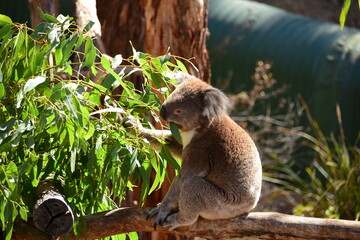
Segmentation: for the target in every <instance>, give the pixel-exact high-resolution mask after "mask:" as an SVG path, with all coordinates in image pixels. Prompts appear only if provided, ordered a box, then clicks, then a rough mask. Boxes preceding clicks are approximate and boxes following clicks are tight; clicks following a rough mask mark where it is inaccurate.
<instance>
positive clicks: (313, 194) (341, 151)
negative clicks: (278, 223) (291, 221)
mask: <svg viewBox="0 0 360 240" xmlns="http://www.w3.org/2000/svg"><path fill="white" fill-rule="evenodd" d="M303 105H304V106H305V109H306V112H307V115H308V119H309V121H310V123H311V126H312V130H313V135H314V136H312V135H310V134H307V133H305V132H301V131H293V132H292V133H293V134H294V135H298V136H300V137H301V138H302V139H304V140H305V142H304V144H305V145H306V146H308V147H309V148H310V149H311V150H312V152H313V153H314V158H313V161H312V162H311V164H310V166H306V168H305V171H306V172H305V174H304V173H303V172H302V171H301V170H299V171H295V170H294V168H293V166H294V165H295V164H296V163H295V162H294V161H296V159H295V160H292V161H289V162H286V163H275V164H270V165H268V166H267V170H268V174H267V176H266V179H267V180H269V181H270V182H274V183H277V184H281V185H283V187H284V188H285V189H288V190H290V191H293V192H295V193H297V194H299V196H301V198H302V204H299V205H298V206H296V207H295V209H294V213H295V214H296V215H304V216H312V217H323V218H335V219H338V218H341V219H349V220H359V217H360V148H359V146H358V142H357V143H355V145H354V146H349V145H347V143H346V140H345V136H344V134H343V131H342V129H340V130H341V133H340V137H338V138H337V137H335V135H334V134H331V135H330V137H325V136H324V134H323V132H322V131H321V129H320V127H319V126H318V124H317V122H316V121H314V120H313V119H312V118H311V115H310V113H309V109H308V107H307V106H306V104H305V103H304V102H303ZM337 115H338V119H339V125H340V126H341V114H340V109H339V107H337Z"/></svg>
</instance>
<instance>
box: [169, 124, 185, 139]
mask: <svg viewBox="0 0 360 240" xmlns="http://www.w3.org/2000/svg"><path fill="white" fill-rule="evenodd" d="M170 131H171V133H172V135H173V136H174V138H175V140H176V141H177V142H178V143H180V144H182V139H181V135H180V131H179V128H178V126H177V125H176V124H175V123H173V122H171V123H170Z"/></svg>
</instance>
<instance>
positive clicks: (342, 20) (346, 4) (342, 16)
mask: <svg viewBox="0 0 360 240" xmlns="http://www.w3.org/2000/svg"><path fill="white" fill-rule="evenodd" d="M359 4H360V3H359ZM350 5H351V0H345V1H344V3H343V6H342V8H341V13H340V17H339V22H340V29H343V28H344V26H345V21H346V16H347V14H348V12H349V9H350ZM359 6H360V5H359Z"/></svg>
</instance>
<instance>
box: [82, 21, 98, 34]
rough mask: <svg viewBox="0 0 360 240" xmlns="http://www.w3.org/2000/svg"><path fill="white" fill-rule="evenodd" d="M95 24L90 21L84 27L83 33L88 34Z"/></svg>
mask: <svg viewBox="0 0 360 240" xmlns="http://www.w3.org/2000/svg"><path fill="white" fill-rule="evenodd" d="M94 24H95V22H93V21H90V22H89V23H88V24H86V25H85V27H84V32H88V31H90V29H91V28H92V27H93V26H94Z"/></svg>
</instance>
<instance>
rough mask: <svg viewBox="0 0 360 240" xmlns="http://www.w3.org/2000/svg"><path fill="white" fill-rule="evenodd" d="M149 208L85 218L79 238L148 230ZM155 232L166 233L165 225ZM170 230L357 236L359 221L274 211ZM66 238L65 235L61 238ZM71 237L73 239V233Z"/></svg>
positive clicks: (216, 236) (297, 236)
mask: <svg viewBox="0 0 360 240" xmlns="http://www.w3.org/2000/svg"><path fill="white" fill-rule="evenodd" d="M149 210H150V208H121V209H116V210H113V211H108V212H102V213H98V214H93V215H88V216H85V217H84V219H83V220H84V225H85V227H86V229H83V231H80V236H79V238H78V239H97V238H102V237H107V236H111V235H116V234H121V233H126V232H133V231H137V232H151V231H154V229H153V219H152V220H146V215H147V212H148V211H149ZM157 231H160V232H169V231H168V230H167V229H166V228H164V227H161V226H159V227H157ZM171 232H172V233H175V234H179V235H187V236H198V237H203V238H210V239H221V238H242V237H254V238H261V239H360V222H356V221H347V220H334V219H320V218H309V217H299V216H291V215H285V214H280V213H274V212H269V213H265V212H254V213H250V214H249V215H248V216H246V217H245V216H243V217H238V218H233V219H226V220H216V221H209V220H204V219H199V220H198V221H197V222H196V223H195V224H193V225H191V226H187V227H181V228H178V229H175V230H174V231H171ZM62 239H65V238H62ZM70 239H76V238H75V237H74V235H73V234H72V235H71V237H70Z"/></svg>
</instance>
